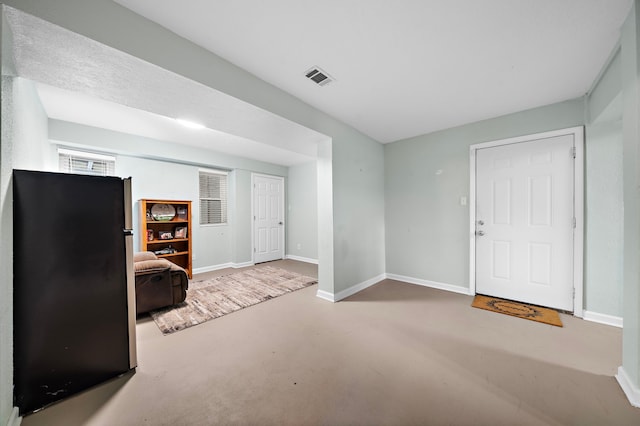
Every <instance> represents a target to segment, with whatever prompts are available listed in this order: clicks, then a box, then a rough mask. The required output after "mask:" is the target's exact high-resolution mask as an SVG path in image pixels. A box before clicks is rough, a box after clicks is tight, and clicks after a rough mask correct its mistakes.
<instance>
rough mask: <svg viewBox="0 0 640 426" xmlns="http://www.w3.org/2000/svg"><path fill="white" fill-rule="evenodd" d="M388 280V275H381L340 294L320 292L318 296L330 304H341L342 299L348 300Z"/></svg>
mask: <svg viewBox="0 0 640 426" xmlns="http://www.w3.org/2000/svg"><path fill="white" fill-rule="evenodd" d="M385 278H387V274H380V275H378V276H376V277H373V278H370V279H368V280H366V281H363V282H361V283H360V284H356V285H353V286H351V287H349V288H347V289H344V290H342V291H341V292H339V293H330V292H328V291H324V290H318V292H317V293H316V296H317V297H319V298H320V299H324V300H328V301H329V302H339V301H341V300H342V299H346V298H347V297H349V296H352V295H354V294H356V293H358V292H360V291H362V290H364V289H365V288H368V287H371V286H372V285H374V284H377V283H379V282H380V281H382V280H384V279H385Z"/></svg>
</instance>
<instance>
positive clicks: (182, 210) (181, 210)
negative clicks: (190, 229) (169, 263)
mask: <svg viewBox="0 0 640 426" xmlns="http://www.w3.org/2000/svg"><path fill="white" fill-rule="evenodd" d="M177 212H178V219H180V220H187V208H186V207H184V206H178V208H177ZM185 238H186V237H185Z"/></svg>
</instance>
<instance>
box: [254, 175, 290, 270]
mask: <svg viewBox="0 0 640 426" xmlns="http://www.w3.org/2000/svg"><path fill="white" fill-rule="evenodd" d="M256 177H266V178H269V179H278V180H280V181H281V182H282V205H281V207H282V222H283V225H282V227H281V228H280V238H282V258H283V259H285V258H286V257H287V246H286V241H285V236H286V234H285V228H286V227H287V220H286V216H287V212H286V210H285V208H284V207H285V193H286V191H285V186H284V177H282V176H275V175H267V174H264V173H251V263H253V264H254V265H255V263H256V221H255V219H254V218H255V215H256V211H255V208H256V207H255V203H254V200H255V189H256Z"/></svg>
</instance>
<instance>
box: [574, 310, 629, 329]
mask: <svg viewBox="0 0 640 426" xmlns="http://www.w3.org/2000/svg"><path fill="white" fill-rule="evenodd" d="M582 319H584V320H587V321H591V322H597V323H600V324H605V325H610V326H613V327H619V328H622V323H623V320H622V317H616V316H613V315H607V314H600V313H598V312H592V311H584V316H583V317H582Z"/></svg>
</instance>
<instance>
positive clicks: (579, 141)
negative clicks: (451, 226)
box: [469, 126, 584, 318]
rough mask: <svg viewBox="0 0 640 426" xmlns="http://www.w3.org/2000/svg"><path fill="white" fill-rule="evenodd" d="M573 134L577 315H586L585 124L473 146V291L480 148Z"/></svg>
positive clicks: (472, 285) (472, 290)
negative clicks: (574, 149)
mask: <svg viewBox="0 0 640 426" xmlns="http://www.w3.org/2000/svg"><path fill="white" fill-rule="evenodd" d="M565 135H573V137H574V142H575V148H576V159H575V162H574V171H573V173H574V176H573V185H574V186H573V194H574V196H573V211H574V216H575V218H576V226H575V230H574V233H573V290H574V296H573V314H574V315H575V316H577V317H580V318H582V316H583V308H584V307H583V294H584V280H583V274H584V273H583V263H584V126H579V127H570V128H568V129H562V130H554V131H551V132H543V133H536V134H533V135H526V136H518V137H515V138H508V139H500V140H495V141H491V142H484V143H478V144H474V145H471V146H470V147H469V166H470V167H469V170H470V173H469V176H470V186H469V293H470V294H472V295H473V294H476V151H477V150H478V149H481V148H491V147H495V146H502V145H509V144H513V143H520V142H530V141H535V140H539V139H548V138H555V137H558V136H565Z"/></svg>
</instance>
